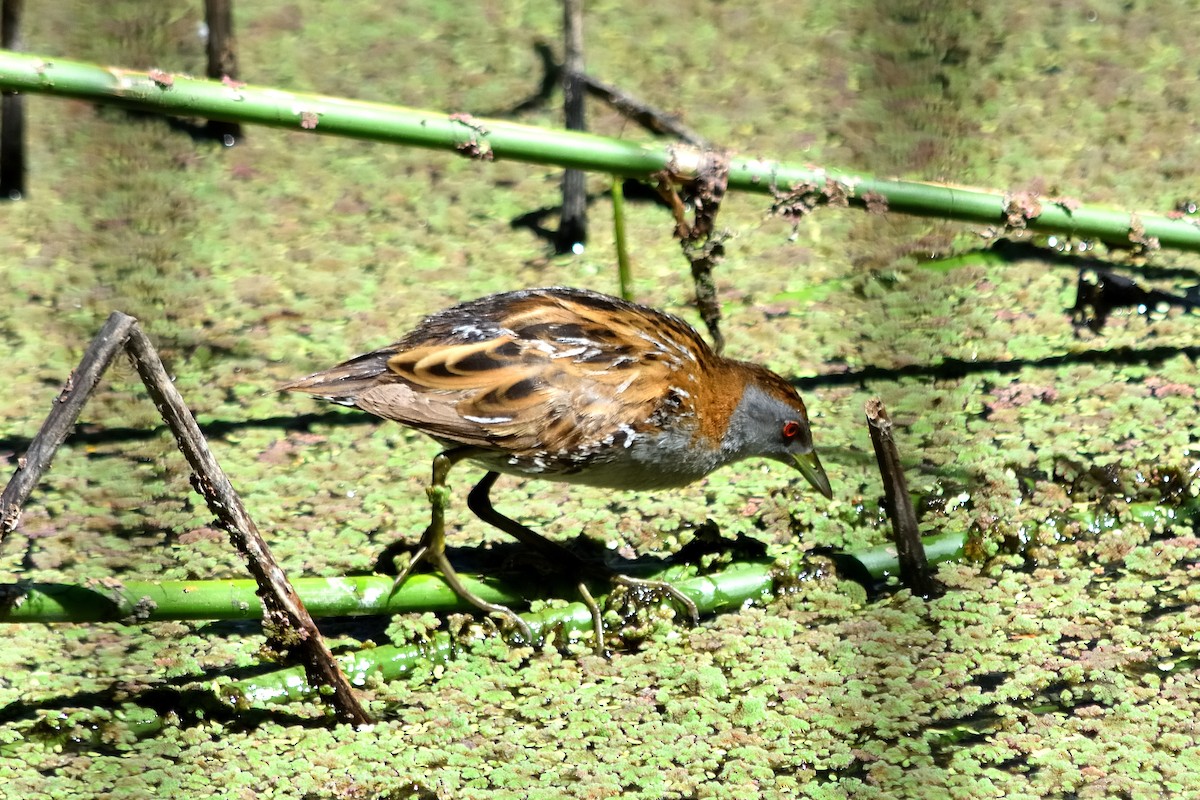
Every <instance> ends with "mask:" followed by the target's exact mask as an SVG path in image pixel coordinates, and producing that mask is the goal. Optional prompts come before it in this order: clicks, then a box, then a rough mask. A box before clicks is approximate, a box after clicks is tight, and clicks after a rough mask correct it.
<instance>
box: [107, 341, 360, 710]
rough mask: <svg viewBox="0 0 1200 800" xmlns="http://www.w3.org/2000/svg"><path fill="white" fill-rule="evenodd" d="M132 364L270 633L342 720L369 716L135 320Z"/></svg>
mask: <svg viewBox="0 0 1200 800" xmlns="http://www.w3.org/2000/svg"><path fill="white" fill-rule="evenodd" d="M126 347H127V348H128V350H129V354H130V355H131V356H132V357H133V361H134V366H135V367H136V368H137V371H138V374H139V375H141V376H142V382H143V383H145V384H146V390H147V391H148V392H149V393H150V397H151V399H152V400H154V405H155V406H157V407H158V410H159V413H160V414H162V418H163V420H164V421H166V423H167V425H168V427H170V429H171V432H172V433H173V434H175V441H176V443H177V444H178V445H179V449H180V450H181V451H183V457H184V458H185V459H187V462H188V464H189V465H190V466H191V468H192V479H193V480H192V486H193V488H195V489H196V491H197V492H199V493H200V494H201V496H203V497H204V502H205V503H207V504H208V508H209V510H210V511H212V513H213V514H215V515H216V516H217V519H218V520H219V521H220V523H221V527H223V528H224V529H225V530H226V531H227V532H228V533H229V536H230V539H232V541H233V543H234V546H235V547H237V549H238V551H239V552H241V553H242V555H243V556H245V558H246V562H247V564H248V565H249V567H250V573H251V574H252V575H253V576H254V579H255V581H257V583H258V586H259V590H258V594H259V596H260V597H261V598H262V602H263V627H264V628H265V629H266V630H267V632H268V635H270V636H271V637H272V638H275V637H277V636H278V635H279V634H280V633H284V632H286V633H288V634H290V635H289V639H290V640H288V641H283V642H282V644H283V645H284V647H285V648H287V649H289V650H295V651H296V652H297V653H298V654H299V655H300V657H301V661H302V662H303V664H304V672H305V674H306V675H307V677H308V680H309V682H310V683H311V684H312V685H314V686H329V687H331V688H332V689H333V696H332V704H333V708H334V712H335V713H336V714H337V718H338V721H339V722H348V723H351V724H355V725H359V724H365V723H369V722H371V718H370V717H369V716H368V715H367V712H366V711H365V710H364V709H363V707H362V705H361V704H360V703H359V702H358V698H357V697H355V695H354V691H353V689H352V688H351V686H350V682H349V681H348V680H347V679H346V676H345V674H344V673H343V672H342V670H341V668H340V667H339V666H338V665H337V662H336V661H334V659H333V654H332V653H331V652H330V651H329V648H328V646H326V644H325V640H324V638H322V636H321V632H320V631H319V630H318V629H317V626H316V623H314V622H313V620H312V617H310V616H309V614H308V611H307V609H305V608H304V603H303V602H301V600H300V598H299V597H298V596H297V595H296V592H295V590H294V589H293V588H292V585H291V583H290V582H289V581H288V579H287V576H286V575H284V574H283V570H281V569H280V568H279V565H278V564H277V563H276V562H275V558H274V557H273V556H272V555H271V551H270V549H269V548H268V547H267V543H266V542H265V541H263V538H262V536H261V534H259V532H258V528H257V526H255V524H254V521H253V520H251V519H250V515H249V514H248V513H246V508H245V506H243V505H242V500H241V498H240V497H238V495H237V492H235V491H234V489H233V485H232V484H231V483H230V482H229V478H228V477H226V475H225V472H224V471H223V470H222V469H221V467H220V465H219V464H218V463H217V459H216V458H214V457H213V454H212V451H211V450H209V449H208V443H207V442H206V441H205V439H204V434H202V433H201V432H200V426H199V425H197V424H196V419H195V417H193V416H192V412H191V411H189V410H188V407H187V405H185V404H184V402H183V397H182V396H181V395H180V394H179V390H177V389H176V388H175V385H174V384H173V383H171V379H170V378H169V377H168V376H167V371H166V370H165V369H164V368H163V363H162V361H161V360H160V359H159V357H158V353H157V352H156V351H155V350H154V346H153V345H152V344H151V343H150V340H149V339H148V338H146V334H144V333H142V331H141V329H140V328H138V327H137V326H136V325H134V327H133V329H132V330H131V331H130V334H129V342H128V344H127V345H126Z"/></svg>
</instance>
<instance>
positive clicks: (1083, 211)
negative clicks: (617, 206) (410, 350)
mask: <svg viewBox="0 0 1200 800" xmlns="http://www.w3.org/2000/svg"><path fill="white" fill-rule="evenodd" d="M0 89H5V90H11V91H21V92H36V93H41V94H50V95H57V96H60V97H75V98H82V99H87V100H92V101H95V102H102V103H110V104H115V105H120V106H123V107H125V108H130V109H136V110H140V111H148V112H158V113H162V114H172V115H178V116H197V117H204V118H208V119H218V120H227V121H231V122H241V123H248V124H257V125H268V126H271V127H277V128H286V129H291V130H295V131H302V132H309V133H319V134H328V135H334V136H349V137H355V138H360V139H372V140H375V141H381V142H396V143H403V144H408V145H412V146H416V147H427V148H433V149H441V150H452V151H457V152H459V153H461V154H463V155H465V156H468V157H472V158H483V159H491V158H497V159H512V160H517V161H524V162H529V163H534V164H552V165H557V166H561V167H567V168H575V169H583V170H591V171H595V172H603V173H608V174H612V175H620V176H625V177H632V178H640V179H647V180H648V179H651V178H652V176H654V175H655V173H660V172H662V171H663V170H668V171H670V172H671V173H672V174H673V175H674V176H675V177H676V178H677V179H683V180H686V179H688V178H691V177H694V176H695V175H696V173H697V172H698V171H700V170H701V169H702V168H704V166H705V159H704V155H703V153H702V152H701V151H700V150H698V149H696V148H694V147H690V146H685V145H681V144H671V145H661V144H657V143H637V142H629V141H623V140H619V139H611V138H607V137H603V136H595V135H592V134H587V133H579V132H575V131H563V130H553V131H551V130H544V129H540V128H536V127H532V126H529V125H519V124H516V123H512V122H506V121H502V120H492V119H475V118H472V117H469V116H467V115H464V114H445V113H440V112H435V111H420V110H414V109H409V108H403V107H400V106H392V105H385V104H382V103H369V102H364V101H361V100H347V99H343V98H336V97H326V96H321V95H314V94H301V93H297V92H288V91H282V90H279V89H271V88H265V87H256V86H249V85H242V84H236V83H233V82H228V83H221V82H218V81H208V80H199V79H196V78H190V77H187V76H185V75H175V74H168V73H164V72H160V71H151V72H142V71H138V70H128V69H122V68H118V67H101V66H97V65H95V64H88V63H83V62H78V61H71V60H68V59H61V58H53V57H50V56H44V55H33V54H27V53H15V52H11V51H0ZM729 188H730V189H732V190H741V191H748V192H759V193H776V194H777V193H779V192H784V193H786V192H789V191H792V190H793V189H799V190H800V193H801V194H808V195H809V196H810V198H815V199H813V202H816V203H825V202H837V201H839V200H841V199H844V200H846V201H847V202H849V203H851V204H853V205H855V206H859V207H865V206H870V207H872V208H876V209H881V210H882V209H884V208H886V209H887V210H890V211H896V212H902V213H905V214H914V215H918V216H931V217H939V218H944V219H954V220H960V221H964V222H971V223H977V224H982V225H989V226H995V227H998V228H1003V227H1004V226H1005V224H1006V223H1007V222H1008V221H1009V220H1010V219H1011V218H1012V215H1013V214H1014V213H1016V214H1017V221H1018V223H1019V224H1020V225H1021V226H1023V227H1028V228H1029V229H1032V230H1040V231H1056V232H1060V233H1063V234H1066V235H1069V236H1074V237H1079V238H1083V239H1095V240H1100V241H1106V242H1109V243H1112V244H1116V245H1128V244H1129V243H1130V241H1131V237H1132V238H1133V239H1137V240H1139V241H1142V242H1145V241H1148V240H1149V239H1150V238H1154V239H1157V240H1158V243H1159V244H1160V245H1161V246H1162V247H1172V248H1179V249H1184V250H1200V227H1198V226H1197V225H1196V223H1195V221H1194V220H1191V219H1171V218H1169V217H1166V216H1163V215H1159V214H1151V213H1138V214H1136V215H1134V214H1131V213H1130V212H1128V211H1119V210H1115V209H1105V208H1095V207H1090V206H1083V205H1077V204H1076V203H1074V202H1068V201H1052V200H1045V199H1042V200H1036V201H1035V200H1034V199H1032V198H1023V199H1021V200H1020V201H1019V202H1015V203H1014V202H1013V201H1012V198H1009V197H1007V196H1006V195H1005V194H1004V193H1002V192H994V191H986V190H982V189H973V188H963V187H954V186H945V185H940V184H932V183H921V182H916V181H900V180H887V179H881V178H876V177H873V176H870V175H865V174H862V173H856V172H849V171H840V170H828V169H823V168H820V167H813V166H810V165H802V164H789V163H785V162H780V161H773V160H766V159H753V158H739V157H735V158H733V159H732V161H731V164H730V170H729ZM1014 209H1015V211H1014Z"/></svg>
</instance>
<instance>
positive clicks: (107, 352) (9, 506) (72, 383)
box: [0, 311, 137, 540]
mask: <svg viewBox="0 0 1200 800" xmlns="http://www.w3.org/2000/svg"><path fill="white" fill-rule="evenodd" d="M136 325H137V320H135V319H134V318H133V317H130V316H126V315H125V314H122V313H121V312H119V311H114V312H113V313H112V314H111V315H110V316H109V318H108V321H107V322H105V323H104V327H102V328H101V329H100V332H99V333H97V334H96V338H94V339H92V343H91V344H89V345H88V349H87V352H85V353H84V354H83V360H82V361H80V362H79V366H78V367H76V368H75V369H74V370H72V371H71V375H70V377H68V378H67V385H66V386H64V387H63V390H62V391H61V392H60V393H59V395H58V397H57V398H55V400H54V407H53V408H51V409H50V414H49V415H48V416H47V417H46V421H45V422H44V423H43V424H42V428H41V430H39V431H38V433H37V436H35V437H33V441H32V442H30V443H29V449H28V450H26V451H25V455H24V456H22V457H21V458H20V459H19V460H18V461H17V471H16V472H15V473H14V474H13V476H12V479H11V480H9V482H8V485H7V486H5V487H4V493H3V494H2V495H0V540H3V538H4V536H5V534H7V533H9V532H11V531H13V530H16V527H17V524H18V523H19V522H20V521H21V508H22V507H23V506H24V505H25V501H26V500H28V499H29V493H30V492H32V491H33V487H34V486H36V485H37V482H38V481H39V480H41V478H42V474H43V473H44V472H45V471H46V470H47V468H49V466H50V462H51V461H52V460H53V459H54V454H55V453H56V452H58V448H59V447H60V446H62V443H63V442H64V441H65V440H66V438H67V434H69V433H70V432H71V428H72V426H74V425H75V420H76V419H78V418H79V412H80V411H82V410H83V406H84V404H85V403H86V402H87V401H88V398H89V397H91V396H92V392H93V391H95V389H96V384H97V383H98V382H99V380H100V376H101V375H103V374H104V371H105V370H106V369H108V365H109V364H111V363H112V360H113V357H115V356H116V354H117V351H118V350H120V349H121V347H122V345H124V344H125V340H126V339H128V338H129V332H130V331H131V330H132V329H133V328H134V327H135V326H136Z"/></svg>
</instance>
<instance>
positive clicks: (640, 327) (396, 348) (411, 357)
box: [285, 289, 709, 456]
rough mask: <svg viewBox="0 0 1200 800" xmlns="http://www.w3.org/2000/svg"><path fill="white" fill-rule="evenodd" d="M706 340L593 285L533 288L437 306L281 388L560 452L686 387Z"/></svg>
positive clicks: (595, 440)
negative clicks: (382, 341) (382, 342)
mask: <svg viewBox="0 0 1200 800" xmlns="http://www.w3.org/2000/svg"><path fill="white" fill-rule="evenodd" d="M708 352H709V351H708V347H707V345H706V344H705V343H704V342H703V341H702V340H701V339H700V338H699V337H698V336H697V334H696V333H695V331H694V330H692V328H691V327H690V326H688V325H687V324H686V323H684V322H682V321H680V320H678V319H676V318H674V317H670V316H668V315H665V314H660V313H658V312H656V311H653V310H651V309H647V308H644V307H642V306H637V305H634V304H631V303H625V302H623V301H621V300H617V299H616V298H611V297H607V296H605V295H599V294H595V293H592V292H583V291H579V290H573V289H534V290H525V291H521V292H511V293H507V294H503V295H493V296H491V297H486V298H483V299H481V300H477V301H473V302H471V303H465V304H463V305H461V306H456V307H454V308H451V309H447V310H446V311H442V312H439V313H438V314H434V315H433V316H431V317H429V318H427V319H426V320H425V321H424V322H422V323H421V325H420V326H418V328H417V329H416V330H414V331H413V332H412V333H410V334H409V335H408V336H406V337H405V338H404V339H402V340H401V341H399V342H397V343H396V344H394V345H392V346H390V347H387V348H384V349H383V350H379V351H377V352H375V353H369V354H367V355H365V356H359V357H358V358H356V359H352V360H350V361H348V362H346V363H344V364H341V365H339V366H337V367H334V368H333V369H330V370H327V371H326V372H323V373H318V374H317V375H313V376H311V377H309V378H305V379H302V380H300V381H297V382H295V383H293V384H290V385H289V386H287V387H285V388H287V389H291V390H294V391H303V392H308V393H310V394H315V395H318V396H322V397H326V398H328V399H331V400H334V401H336V402H342V403H346V404H350V405H355V406H357V407H358V408H361V409H363V410H364V411H368V412H370V413H372V414H376V415H378V416H381V417H384V418H386V419H393V420H396V421H398V422H401V423H403V424H405V425H408V426H410V427H413V428H416V429H418V430H421V431H423V432H425V433H427V434H429V435H431V436H434V437H436V438H439V439H444V440H448V441H453V442H458V443H461V444H465V445H471V446H475V447H483V448H489V449H490V448H500V449H503V450H505V451H508V452H510V453H512V454H513V455H518V456H519V455H520V454H523V453H535V452H536V453H542V454H545V453H546V452H547V450H552V452H551V453H550V455H555V454H558V453H559V452H564V453H565V452H571V451H579V450H585V449H586V450H591V449H594V448H595V447H597V446H599V445H601V444H602V443H603V440H604V439H605V437H611V436H612V435H613V433H614V432H615V431H617V430H619V429H620V428H621V427H622V426H625V427H626V429H627V430H628V431H629V432H632V431H635V430H639V429H641V428H643V427H644V426H645V425H646V424H647V423H648V421H649V420H652V419H653V418H654V414H655V411H656V410H657V409H659V408H660V407H661V405H662V404H663V402H664V401H665V399H666V398H667V396H668V394H669V393H670V392H671V390H672V389H683V390H685V391H690V387H691V386H692V385H693V384H694V381H695V380H696V373H697V371H698V369H699V362H698V360H697V357H698V356H701V358H700V362H702V361H705V360H706V359H704V358H703V357H702V356H704V355H705V354H707V353H708ZM609 441H611V438H610V439H609ZM547 443H553V447H552V448H549V447H548V445H547Z"/></svg>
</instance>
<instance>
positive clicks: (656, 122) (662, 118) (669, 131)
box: [579, 73, 712, 150]
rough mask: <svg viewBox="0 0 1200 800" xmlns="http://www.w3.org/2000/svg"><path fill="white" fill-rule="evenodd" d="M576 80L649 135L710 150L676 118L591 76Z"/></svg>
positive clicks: (705, 140)
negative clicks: (653, 134) (670, 138)
mask: <svg viewBox="0 0 1200 800" xmlns="http://www.w3.org/2000/svg"><path fill="white" fill-rule="evenodd" d="M579 77H580V79H581V80H582V81H583V84H584V86H586V87H587V91H588V94H590V95H593V96H594V97H596V98H597V99H599V100H602V101H604V102H605V103H608V104H609V105H610V106H612V107H613V108H614V109H616V110H617V112H618V113H620V114H621V116H623V117H626V118H628V119H631V120H633V121H634V122H636V123H637V124H638V125H641V126H642V127H643V128H645V129H646V130H648V131H650V132H651V133H655V134H658V135H659V136H674V137H675V138H677V139H680V140H682V141H684V142H687V143H688V144H691V145H695V146H696V147H701V148H704V149H706V150H708V149H711V148H712V145H711V144H709V143H708V140H707V139H705V138H704V137H703V136H701V135H700V134H698V133H696V132H695V131H694V130H692V129H691V128H689V127H688V126H686V125H684V124H683V122H682V121H681V120H680V119H679V117H676V116H673V115H671V114H668V113H667V112H665V111H661V110H659V109H657V108H655V107H654V106H652V105H650V104H649V103H646V102H644V101H642V100H640V99H638V98H636V97H634V96H633V95H631V94H629V92H626V91H624V90H623V89H618V88H617V87H616V86H613V85H612V84H609V83H605V82H604V81H601V80H600V79H598V78H594V77H592V76H591V75H588V74H586V73H585V74H583V75H580V76H579Z"/></svg>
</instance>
